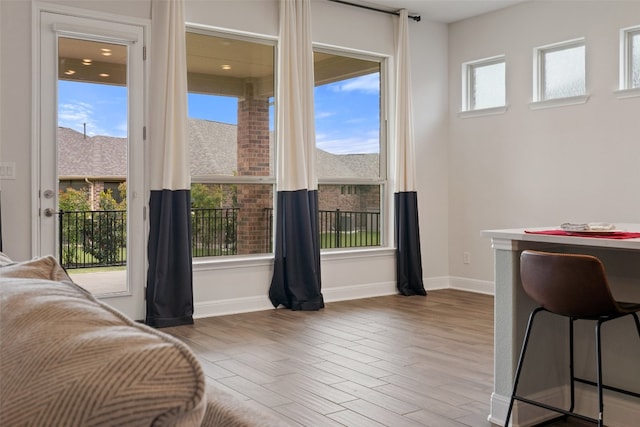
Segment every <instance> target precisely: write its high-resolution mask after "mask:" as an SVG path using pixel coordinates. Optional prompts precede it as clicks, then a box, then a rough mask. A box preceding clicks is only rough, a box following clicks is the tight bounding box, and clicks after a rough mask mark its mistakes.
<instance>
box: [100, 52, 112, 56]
mask: <svg viewBox="0 0 640 427" xmlns="http://www.w3.org/2000/svg"><path fill="white" fill-rule="evenodd" d="M111 55H113V54H112V53H111V52H102V56H111Z"/></svg>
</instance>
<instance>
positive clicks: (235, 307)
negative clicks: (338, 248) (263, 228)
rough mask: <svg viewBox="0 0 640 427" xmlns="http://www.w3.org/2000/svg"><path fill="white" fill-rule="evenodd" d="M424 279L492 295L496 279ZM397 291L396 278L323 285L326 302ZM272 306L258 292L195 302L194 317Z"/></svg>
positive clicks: (430, 285) (429, 286) (433, 286)
mask: <svg viewBox="0 0 640 427" xmlns="http://www.w3.org/2000/svg"><path fill="white" fill-rule="evenodd" d="M423 282H424V287H425V289H426V290H427V291H434V290H439V289H458V290H463V291H468V292H477V293H483V294H491V295H493V282H486V281H481V280H472V279H465V278H462V277H448V276H441V277H430V278H426V279H423ZM397 292H398V291H397V289H396V284H395V282H379V283H367V284H360V285H352V286H341V287H334V288H323V289H322V295H323V296H324V300H325V302H336V301H347V300H353V299H361V298H372V297H379V296H385V295H395V294H396V293H397ZM271 309H273V305H272V304H271V301H269V297H268V295H266V294H265V295H255V296H250V297H243V298H229V299H224V300H215V301H200V302H196V303H195V313H194V316H193V317H194V318H196V319H198V318H203V317H213V316H224V315H227V314H237V313H248V312H252V311H261V310H271Z"/></svg>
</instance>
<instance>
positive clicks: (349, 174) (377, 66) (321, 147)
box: [314, 49, 386, 248]
mask: <svg viewBox="0 0 640 427" xmlns="http://www.w3.org/2000/svg"><path fill="white" fill-rule="evenodd" d="M382 61H383V60H382V59H381V58H371V57H364V56H362V57H357V56H353V55H347V54H344V53H340V52H336V51H331V50H321V49H316V51H315V52H314V64H315V65H314V72H315V85H316V87H315V92H314V96H315V114H316V120H315V125H316V148H317V151H316V154H317V155H316V171H317V175H318V199H319V200H318V204H319V210H320V217H319V218H320V234H321V235H320V245H321V248H346V247H364V246H381V245H382V244H383V241H384V239H383V236H382V230H383V229H384V227H383V221H382V219H381V218H382V217H381V215H382V206H384V203H383V201H384V198H385V197H386V195H385V192H384V188H385V182H386V181H385V180H386V156H385V155H384V153H385V139H384V137H383V133H382V127H381V125H380V123H381V117H382V116H383V114H384V109H383V107H382V106H383V105H384V102H383V96H382V94H383V93H384V91H383V89H382V87H383V82H384V75H383V69H384V68H383V67H382V63H383V62H382Z"/></svg>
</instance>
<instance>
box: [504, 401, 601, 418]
mask: <svg viewBox="0 0 640 427" xmlns="http://www.w3.org/2000/svg"><path fill="white" fill-rule="evenodd" d="M513 400H519V401H520V402H524V403H528V404H529V405H533V406H537V407H539V408H544V409H547V410H549V411H553V412H558V413H560V414H564V415H567V416H569V417H574V418H578V419H581V420H583V421H587V422H590V423H594V424H598V422H599V421H598V419H596V418H591V417H587V416H586V415H582V414H578V413H576V412H571V411H567V410H566V409H562V408H558V407H557V406H551V405H547V404H546V403H542V402H538V401H535V400H531V399H527V398H526V397H522V396H516V395H514V396H513Z"/></svg>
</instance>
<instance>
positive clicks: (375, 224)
mask: <svg viewBox="0 0 640 427" xmlns="http://www.w3.org/2000/svg"><path fill="white" fill-rule="evenodd" d="M268 213H269V217H270V218H272V217H273V209H268ZM272 221H273V220H272V219H271V221H270V224H272ZM318 222H319V225H318V227H319V229H320V230H319V231H320V248H321V249H329V248H356V247H367V246H380V242H381V240H380V227H381V222H380V212H357V211H343V210H340V209H335V210H331V211H329V210H321V211H318ZM265 240H266V241H267V242H268V244H269V245H270V244H271V242H272V240H273V239H272V227H269V229H268V235H267V236H266V239H265ZM268 247H269V248H270V247H271V246H268Z"/></svg>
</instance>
